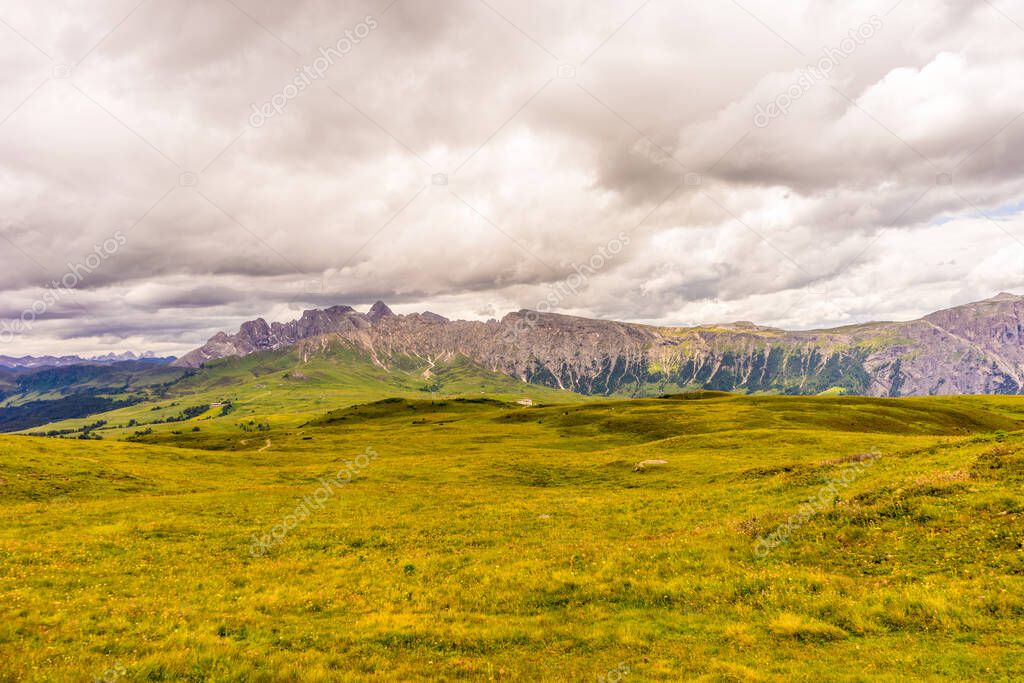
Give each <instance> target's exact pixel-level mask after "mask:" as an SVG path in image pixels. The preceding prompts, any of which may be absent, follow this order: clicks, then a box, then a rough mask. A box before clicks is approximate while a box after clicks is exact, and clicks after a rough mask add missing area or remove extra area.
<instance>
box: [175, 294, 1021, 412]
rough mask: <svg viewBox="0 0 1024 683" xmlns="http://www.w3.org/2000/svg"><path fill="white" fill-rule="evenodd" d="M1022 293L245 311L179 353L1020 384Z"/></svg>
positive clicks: (189, 361) (996, 387) (895, 383)
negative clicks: (694, 323)
mask: <svg viewBox="0 0 1024 683" xmlns="http://www.w3.org/2000/svg"><path fill="white" fill-rule="evenodd" d="M1022 340H1024V297H1020V296H1016V295H1013V294H1005V293H1004V294H999V295H998V296H995V297H993V298H991V299H986V300H984V301H979V302H976V303H972V304H967V305H964V306H958V307H956V308H950V309H947V310H943V311H938V312H936V313H932V314H930V315H927V316H925V317H923V318H921V319H919V320H912V321H909V322H884V323H867V324H863V325H854V326H849V327H842V328H836V329H828V330H812V331H804V332H788V331H785V330H779V329H774V328H768V327H759V326H756V325H753V324H751V323H732V324H726V325H715V326H703V327H651V326H646V325H637V324H631V323H620V322H613V321H604V320H591V319H587V318H576V317H571V316H564V315H557V314H542V313H535V312H531V311H518V312H516V313H510V314H508V315H506V316H505V317H504V318H502V319H501V320H500V321H496V320H491V321H488V322H477V321H465V320H448V319H447V318H444V317H442V316H439V315H436V314H434V313H429V312H427V313H413V314H410V315H396V314H394V313H393V312H392V311H391V310H390V309H389V308H388V307H387V306H386V305H384V304H383V303H382V302H377V303H376V304H374V306H373V307H372V308H371V309H370V311H369V312H367V313H360V312H358V311H356V310H355V309H353V308H351V307H350V306H334V307H331V308H328V309H324V310H309V311H305V312H304V313H303V314H302V317H300V318H299V319H298V320H293V321H291V322H287V323H267V322H266V321H265V320H263V319H257V320H252V321H249V322H246V323H244V324H243V325H242V326H241V329H239V331H238V332H237V333H236V334H231V335H229V334H226V333H223V332H221V333H219V334H217V335H215V336H214V337H213V338H211V339H210V340H209V341H208V342H207V343H206V344H205V345H204V346H202V347H200V348H198V349H196V350H194V351H192V352H190V353H188V354H186V355H185V356H183V357H182V358H180V359H179V360H178V361H176V365H178V366H183V367H199V366H201V365H203V364H204V363H206V362H208V361H211V360H214V359H218V358H224V357H229V356H244V355H248V354H251V353H255V352H259V351H269V350H276V349H283V348H288V347H295V348H296V350H298V351H300V352H301V355H302V357H303V358H308V357H309V355H310V354H318V353H331V351H332V349H336V348H338V346H337V345H338V344H341V345H343V346H345V347H349V348H351V347H355V348H357V349H359V350H361V351H364V352H365V353H367V354H368V355H369V357H370V358H371V359H372V360H373V362H374V363H376V364H378V365H381V366H383V367H389V366H390V365H391V364H392V363H393V362H394V361H395V360H396V359H399V358H402V359H407V358H410V357H412V358H418V359H420V360H422V362H423V363H424V366H425V367H429V365H430V364H432V363H434V362H437V361H439V360H447V359H450V358H453V357H455V356H459V355H461V356H465V357H466V358H469V359H470V360H472V361H474V362H476V363H478V364H480V365H482V366H483V367H485V368H488V369H490V370H494V371H497V372H501V373H504V374H506V375H510V376H512V377H517V378H519V379H522V380H523V381H526V382H533V383H540V384H545V385H548V386H552V387H559V388H564V389H569V390H572V391H575V392H579V393H584V394H612V393H617V394H634V395H650V394H656V393H667V392H672V391H679V390H685V389H717V390H727V391H746V392H759V391H760V392H774V393H788V394H816V393H820V392H822V391H827V390H833V391H838V390H842V391H845V392H847V393H855V394H866V395H871V396H922V395H930V394H994V393H999V394H1015V393H1024V341H1022Z"/></svg>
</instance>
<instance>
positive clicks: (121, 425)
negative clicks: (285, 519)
mask: <svg viewBox="0 0 1024 683" xmlns="http://www.w3.org/2000/svg"><path fill="white" fill-rule="evenodd" d="M399 361H400V362H399V363H397V364H396V365H395V366H394V367H391V368H383V367H381V366H379V365H376V364H374V363H373V362H372V359H371V358H370V357H369V356H367V355H366V354H365V353H361V352H358V351H355V350H349V349H334V350H332V352H331V353H330V354H317V355H314V356H311V357H304V356H303V355H302V353H301V351H298V350H284V351H271V352H264V353H257V354H252V355H250V356H245V357H238V358H225V359H221V360H217V361H213V362H211V363H209V364H208V366H207V367H206V368H204V369H202V370H200V371H198V372H197V373H195V374H189V375H187V376H185V377H183V378H181V379H180V380H179V381H177V382H174V383H172V384H171V385H169V386H168V387H165V388H162V390H161V392H160V393H159V394H158V395H151V396H149V397H148V400H145V401H143V402H140V403H136V404H133V405H130V406H126V407H123V408H119V409H116V410H105V411H97V412H93V413H90V414H88V415H84V416H82V417H77V418H74V419H68V420H58V421H55V422H52V423H50V424H45V425H42V426H35V427H32V428H28V429H24V430H22V431H24V432H25V433H32V434H38V433H46V432H53V431H56V432H67V433H66V434H64V436H69V437H71V438H76V437H77V436H80V435H81V434H82V432H81V430H83V429H85V428H88V433H89V435H90V436H92V437H100V438H103V439H123V438H128V437H133V436H135V435H136V434H139V433H140V432H146V434H145V436H148V432H150V431H152V432H153V433H155V434H156V435H157V436H159V435H161V434H163V435H170V436H177V434H174V433H175V432H183V431H185V430H192V429H195V428H196V427H199V428H200V430H201V431H202V432H204V433H205V434H206V435H210V434H213V435H219V436H224V435H232V436H234V435H237V434H238V433H239V432H240V429H242V428H248V427H251V428H253V429H255V428H256V427H257V426H261V427H270V426H272V427H283V426H295V425H299V424H302V423H304V422H306V421H308V420H310V419H313V418H314V417H316V416H318V415H320V414H322V413H324V412H326V411H328V410H331V409H333V408H337V407H340V406H346V405H351V404H353V403H359V402H365V401H371V400H376V399H382V398H386V397H390V396H404V397H409V398H424V397H430V396H434V397H446V396H447V397H456V396H464V397H466V396H469V397H472V396H481V395H487V396H491V397H495V398H498V399H503V400H509V401H514V400H519V399H522V398H529V399H530V400H532V401H535V402H562V403H565V402H582V401H587V400H596V399H589V398H587V397H583V396H579V395H577V394H573V393H571V392H567V391H560V390H557V389H551V388H548V387H544V386H539V385H531V384H526V383H524V382H520V381H519V380H516V379H514V378H511V377H508V376H506V375H502V374H499V373H495V372H491V371H489V370H486V369H484V368H481V367H480V366H478V365H476V364H474V363H472V362H470V361H468V360H466V359H465V358H461V357H458V358H453V359H451V360H448V361H443V362H437V363H434V364H430V363H427V362H426V361H424V360H422V359H419V358H405V359H399ZM179 373H180V371H179ZM215 404H220V405H215ZM211 405H215V407H216V408H217V409H215V410H203V411H202V412H201V413H195V414H192V413H193V411H198V410H199V409H200V408H203V407H206V408H209V407H210V406H211ZM186 411H189V412H186ZM100 420H102V421H103V422H104V424H103V425H102V426H100V427H97V428H93V427H92V425H95V423H96V422H97V421H100ZM139 436H143V435H142V434H139Z"/></svg>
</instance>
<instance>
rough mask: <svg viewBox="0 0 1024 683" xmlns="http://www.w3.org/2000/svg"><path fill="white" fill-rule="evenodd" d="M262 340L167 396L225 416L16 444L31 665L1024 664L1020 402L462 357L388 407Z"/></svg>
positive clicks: (496, 669)
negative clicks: (631, 393) (575, 390)
mask: <svg viewBox="0 0 1024 683" xmlns="http://www.w3.org/2000/svg"><path fill="white" fill-rule="evenodd" d="M257 362H258V361H255V360H250V359H243V360H240V361H231V362H230V364H229V365H228V366H226V367H225V368H224V370H223V373H222V374H221V378H229V379H228V380H223V379H219V380H216V381H215V382H214V383H215V384H216V383H218V382H219V385H218V386H209V385H203V384H199V383H197V384H195V385H193V386H191V387H190V391H192V392H194V393H192V394H184V393H183V394H181V396H179V397H178V398H177V399H175V400H176V401H178V406H175V407H174V408H171V407H169V406H161V409H160V410H159V411H152V412H153V413H154V414H169V413H171V412H172V411H174V410H178V411H180V410H181V409H182V407H183V406H188V405H191V404H192V403H201V402H202V401H209V400H211V399H212V398H213V397H216V396H222V395H223V396H225V397H234V398H237V401H236V403H235V404H234V408H233V410H232V411H231V412H229V413H228V414H227V415H224V416H222V417H221V416H219V412H218V411H215V410H214V409H209V410H208V411H207V413H206V414H200V415H197V416H196V417H194V418H190V419H193V420H196V421H197V422H196V423H195V425H194V426H199V427H200V431H198V432H193V431H191V424H190V423H189V428H187V429H182V427H183V426H185V424H186V423H179V424H174V423H171V424H160V425H156V426H155V427H154V430H153V432H152V433H151V434H147V435H144V436H140V437H138V438H139V439H140V440H141V441H143V442H141V443H128V442H124V441H114V440H113V439H112V438H113V437H114V436H115V435H114V433H113V432H111V433H105V434H104V437H105V440H104V441H103V442H93V441H82V442H79V441H69V440H60V439H39V438H26V437H18V436H6V437H0V509H2V511H3V515H2V518H0V519H2V521H0V597H2V599H0V680H86V679H93V678H95V677H107V678H115V679H117V680H122V679H123V680H167V681H170V680H222V681H243V680H244V681H272V680H317V681H328V680H332V681H333V680H366V679H371V678H372V679H374V680H396V681H398V680H411V679H414V678H430V679H433V680H595V679H597V680H601V678H600V677H603V679H604V680H623V681H647V680H666V681H676V680H690V679H696V680H708V681H762V680H763V681H776V680H779V681H782V680H807V681H820V680H845V681H869V680H870V681H876V680H908V679H917V680H979V681H981V680H986V681H988V680H1006V681H1011V680H1020V679H1021V677H1022V676H1024V655H1022V654H1021V653H1022V652H1024V598H1022V597H1021V596H1022V595H1024V546H1022V539H1024V536H1022V534H1024V517H1022V515H1024V488H1022V485H1024V431H1021V430H1022V429H1024V401H1021V400H1020V399H1017V398H1013V397H958V398H929V399H913V400H910V399H899V400H888V399H865V398H849V397H807V398H795V397H751V396H734V395H730V394H720V393H715V392H701V393H697V394H688V395H683V396H676V397H669V398H664V399H644V400H634V401H625V400H623V401H597V402H588V403H580V402H576V403H560V404H553V403H552V404H547V405H540V406H534V407H525V406H522V405H518V404H515V403H512V402H509V401H507V400H501V399H495V398H494V397H493V396H492V395H491V394H490V393H489V392H488V393H487V394H486V395H484V396H481V395H479V393H477V394H476V395H475V396H470V394H472V393H473V391H477V392H478V391H480V389H476V388H475V385H476V384H477V383H478V380H480V375H479V372H478V370H477V369H474V368H467V367H460V366H458V365H456V366H455V367H453V368H450V369H447V370H446V372H450V373H451V375H450V379H449V380H447V382H448V386H450V387H452V388H455V387H459V388H461V389H462V391H461V392H459V393H461V394H463V395H464V397H463V398H461V399H458V398H451V399H447V398H441V397H440V396H432V395H431V394H430V393H428V392H423V391H420V390H419V388H418V386H417V382H419V383H421V384H422V382H423V380H422V377H421V378H419V379H418V380H417V379H416V378H415V377H416V375H414V374H410V376H409V378H408V385H407V389H408V390H407V392H406V393H407V395H406V396H400V397H394V398H389V399H386V400H382V401H375V402H369V403H367V402H361V401H358V400H357V399H358V398H359V397H358V396H357V394H358V392H357V391H355V389H353V388H351V387H352V385H351V384H350V385H348V386H347V387H345V386H340V385H339V384H338V382H337V380H338V379H339V377H340V375H337V374H332V373H344V372H349V370H346V369H344V368H342V367H337V368H334V367H332V366H330V365H325V366H317V367H309V368H307V369H305V370H302V373H303V375H304V377H302V378H296V377H295V375H294V372H295V369H294V368H295V366H294V365H289V364H288V362H287V361H285V360H282V361H281V363H282V365H281V366H275V365H260V366H258V367H257V365H250V363H257ZM367 373H368V374H363V375H361V376H360V378H359V381H360V382H362V385H361V388H360V391H365V392H368V393H372V392H376V391H381V392H386V391H388V390H392V391H393V390H394V387H395V386H396V385H395V382H396V380H395V379H388V378H386V377H383V376H380V375H376V374H374V373H373V372H370V371H367ZM286 375H290V376H287V377H286ZM356 379H357V378H355V377H352V376H350V375H346V376H345V381H348V382H355V381H356ZM235 380H237V381H235ZM403 381H405V380H403ZM317 383H322V384H317ZM256 384H263V385H264V386H263V388H261V389H260V390H259V391H262V392H264V393H265V394H266V395H265V396H264V395H263V394H260V393H257V390H256V386H255V385H256ZM293 386H302V387H305V388H304V389H303V390H302V391H299V390H293V389H292V388H291V387H293ZM310 387H317V388H318V390H322V391H323V396H324V398H323V403H321V404H318V405H316V406H309V407H308V408H307V407H303V406H301V405H299V404H298V403H296V404H294V405H293V403H292V402H293V400H294V401H296V402H299V401H300V398H299V397H300V396H301V395H303V393H304V392H305V393H307V394H308V391H309V388H310ZM492 388H493V387H492ZM515 388H516V389H520V386H516V387H515ZM528 389H530V390H531V391H532V390H534V389H535V388H533V387H529V388H528ZM346 392H349V393H346ZM452 393H453V394H454V393H455V392H452ZM527 395H528V394H527ZM519 396H520V394H519V393H518V392H508V394H507V397H515V398H518V397H519ZM537 398H538V400H547V399H548V398H549V397H548V396H542V395H540V394H538V395H537ZM296 406H298V407H299V408H301V410H293V409H294V408H295V407H296ZM140 408H141V406H133V407H132V408H129V409H124V410H126V411H127V410H132V409H140ZM145 409H146V410H149V408H145ZM249 410H256V411H257V413H252V415H253V416H254V417H253V418H252V419H256V420H262V421H263V422H261V423H260V424H264V425H266V426H265V427H264V428H263V429H260V430H253V431H243V430H242V429H240V428H239V427H238V425H239V424H248V421H249V420H250V413H249V412H247V411H249ZM213 413H217V415H216V416H214V415H213ZM138 414H139V415H142V413H138ZM127 415H128V413H125V416H127ZM204 417H209V418H210V419H206V420H204ZM123 431H124V430H122V432H123ZM173 431H180V432H181V433H180V434H174V433H172V432H173ZM649 460H662V461H665V462H664V463H662V464H649V465H646V466H644V467H643V468H639V469H640V470H642V471H636V470H637V469H638V468H637V464H638V463H640V462H642V461H649ZM325 481H326V482H327V483H326V484H325V483H324V482H325Z"/></svg>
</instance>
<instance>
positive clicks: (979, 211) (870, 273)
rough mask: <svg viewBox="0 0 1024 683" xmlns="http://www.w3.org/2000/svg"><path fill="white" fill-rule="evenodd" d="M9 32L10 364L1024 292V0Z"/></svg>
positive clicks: (360, 7)
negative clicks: (258, 328)
mask: <svg viewBox="0 0 1024 683" xmlns="http://www.w3.org/2000/svg"><path fill="white" fill-rule="evenodd" d="M0 35H2V36H3V39H2V41H0V70H2V73H3V79H2V81H0V250H2V251H0V253H2V255H3V256H2V268H0V291H2V296H0V354H11V355H20V354H23V353H33V354H41V353H83V354H91V353H103V352H108V351H119V350H127V349H133V350H154V351H157V352H163V353H181V352H184V351H186V350H188V349H190V348H193V347H195V346H197V345H199V344H200V343H201V342H203V341H205V339H206V338H207V337H209V336H210V335H212V334H213V333H214V332H216V331H217V330H219V329H230V330H233V329H235V328H237V325H238V324H239V323H240V322H241V321H243V320H246V319H250V318H253V317H257V316H264V317H266V318H268V319H274V320H287V319H290V318H293V317H295V316H296V315H297V313H298V312H299V311H301V310H302V309H303V308H307V307H313V306H323V305H331V304H336V303H346V304H350V305H353V306H356V307H357V308H359V307H363V306H368V305H369V304H371V303H372V302H373V301H374V300H376V299H383V300H385V301H387V302H388V303H389V304H391V305H392V307H393V308H394V309H395V310H396V311H398V312H411V311H414V310H424V309H429V310H433V311H436V312H438V313H441V314H444V315H447V316H449V317H461V318H474V319H486V318H489V317H500V316H501V315H503V314H504V313H506V312H508V311H511V310H517V309H520V308H537V307H538V304H539V303H540V302H542V301H545V300H546V299H547V300H548V301H549V302H552V303H554V306H553V309H554V310H558V311H561V312H565V313H571V314H579V315H586V316H593V317H606V318H614V319H620V320H631V321H640V322H652V323H663V324H683V325H686V324H697V323H702V322H720V321H732V320H752V321H756V322H759V323H764V324H770V325H777V326H782V327H789V328H810V327H818V326H826V325H837V324H845V323H851V322H859V321H865V320H871V319H901V318H913V317H917V316H918V315H921V314H923V313H927V312H929V311H931V310H934V309H937V308H941V307H945V306H948V305H953V304H959V303H965V302H968V301H972V300H977V299H982V298H986V297H989V296H992V295H994V294H996V293H997V292H1000V291H1012V292H1024V217H1022V211H1024V164H1022V163H1021V158H1022V151H1024V4H1022V3H1020V2H1012V1H1011V0H991V1H989V0H903V1H902V2H897V0H886V1H884V2H871V1H864V2H850V1H847V0H844V1H843V2H840V1H839V0H817V1H815V2H799V1H797V2H786V3H779V2H769V1H767V0H764V1H762V0H739V1H732V0H711V1H710V2H702V3H680V2H671V1H670V0H648V1H644V0H559V1H558V2H554V1H548V2H533V1H524V0H452V1H449V0H442V1H437V0H432V1H431V2H427V1H426V0H394V1H392V0H374V1H365V2H364V1H359V0H355V1H349V2H344V3H337V2H327V1H326V0H293V1H292V2H288V3H281V2H271V1H270V0H142V2H139V0H90V1H89V2H83V1H81V0H47V1H46V2H35V3H26V2H22V1H20V0H19V1H15V0H2V1H0ZM591 266H594V268H592V269H591ZM579 272H582V273H584V275H585V276H586V277H585V281H583V280H584V278H582V277H580V276H579V275H576V276H575V277H574V273H579ZM567 281H569V282H571V283H572V284H573V285H574V286H573V288H572V289H571V290H570V289H567V288H566V287H565V286H564V284H563V283H565V282H567Z"/></svg>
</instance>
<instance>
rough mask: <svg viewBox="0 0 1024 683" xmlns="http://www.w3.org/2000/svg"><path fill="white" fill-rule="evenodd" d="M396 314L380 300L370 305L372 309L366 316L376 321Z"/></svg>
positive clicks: (373, 321)
mask: <svg viewBox="0 0 1024 683" xmlns="http://www.w3.org/2000/svg"><path fill="white" fill-rule="evenodd" d="M394 315H395V314H394V312H393V311H392V310H391V309H390V308H388V306H387V304H385V303H384V302H383V301H378V302H377V303H375V304H374V305H373V306H371V307H370V311H369V312H368V313H367V314H366V317H367V318H369V319H370V322H372V323H375V322H378V321H380V320H382V319H383V318H390V317H393V316H394Z"/></svg>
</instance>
